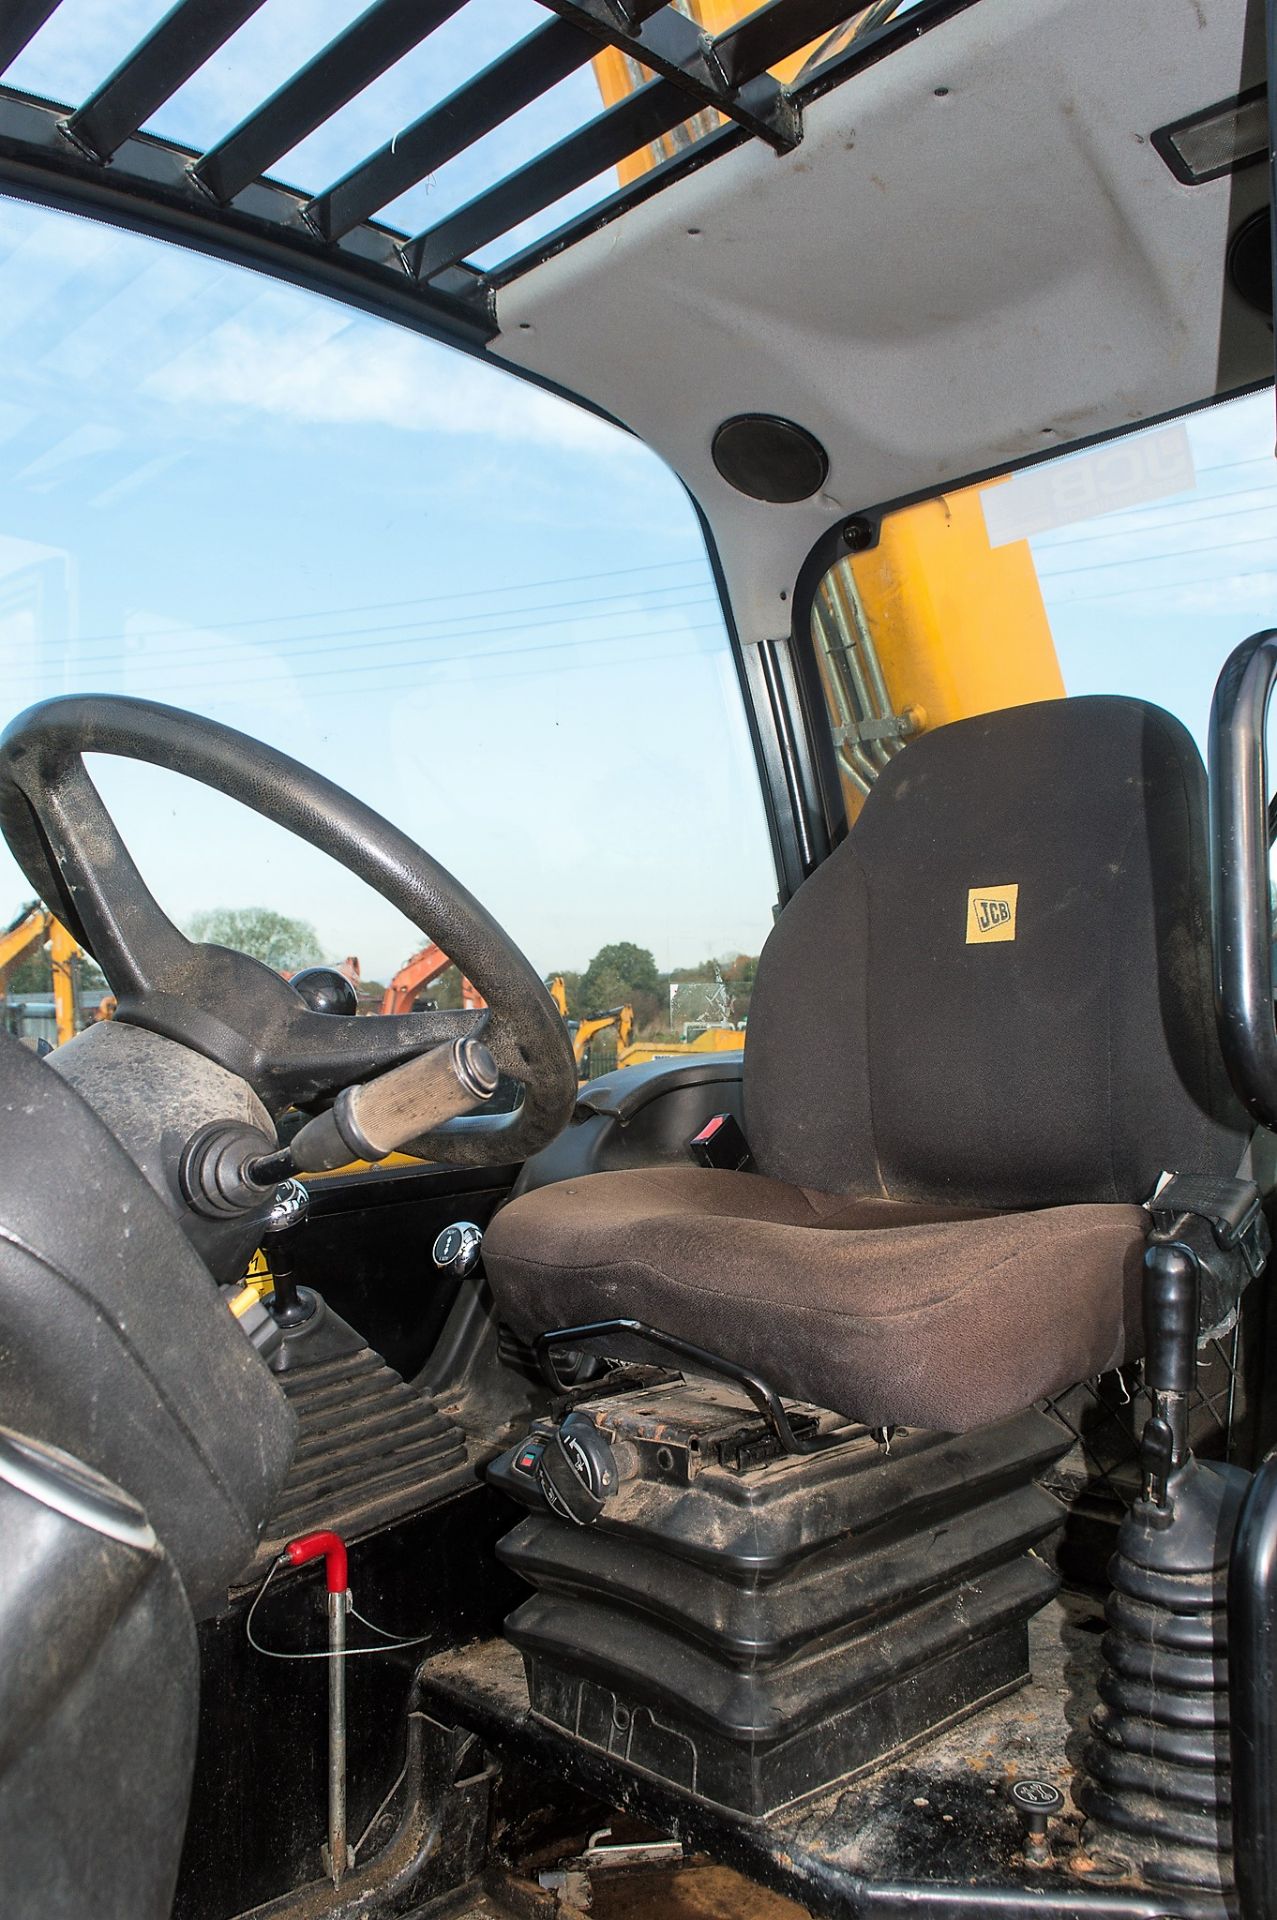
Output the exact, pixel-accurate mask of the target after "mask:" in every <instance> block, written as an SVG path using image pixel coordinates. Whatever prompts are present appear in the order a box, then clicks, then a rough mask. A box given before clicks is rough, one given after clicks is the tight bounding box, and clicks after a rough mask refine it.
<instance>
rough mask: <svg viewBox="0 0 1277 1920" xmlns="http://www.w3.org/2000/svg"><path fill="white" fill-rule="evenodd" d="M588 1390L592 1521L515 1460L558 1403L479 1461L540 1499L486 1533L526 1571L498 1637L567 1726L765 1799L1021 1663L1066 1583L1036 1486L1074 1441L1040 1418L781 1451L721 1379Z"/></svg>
mask: <svg viewBox="0 0 1277 1920" xmlns="http://www.w3.org/2000/svg"><path fill="white" fill-rule="evenodd" d="M595 1393H596V1397H593V1398H588V1397H580V1398H578V1399H577V1401H576V1405H575V1407H574V1408H573V1418H574V1422H575V1430H576V1431H577V1432H578V1433H579V1432H580V1422H581V1420H582V1418H584V1419H585V1420H588V1421H589V1422H590V1424H591V1425H592V1426H593V1428H594V1430H595V1432H596V1433H597V1435H598V1436H599V1437H600V1438H601V1439H602V1440H603V1441H604V1443H605V1444H606V1446H607V1447H608V1448H609V1449H610V1453H611V1457H612V1460H613V1461H614V1462H615V1464H616V1467H617V1474H616V1483H615V1485H614V1487H613V1490H612V1491H611V1492H610V1493H609V1494H608V1496H607V1497H606V1498H605V1499H604V1501H603V1504H602V1512H601V1514H600V1516H599V1518H598V1521H597V1523H596V1524H594V1525H592V1526H580V1525H574V1524H573V1523H572V1522H571V1521H570V1520H568V1519H566V1518H563V1517H561V1516H560V1515H559V1514H558V1513H556V1512H554V1511H553V1510H552V1509H551V1508H550V1507H549V1506H547V1504H546V1502H545V1500H544V1498H542V1497H541V1496H540V1494H539V1492H538V1488H537V1484H536V1482H535V1480H534V1479H533V1478H532V1477H530V1475H529V1473H528V1471H527V1464H526V1463H527V1460H528V1458H529V1454H528V1448H529V1446H530V1445H531V1446H532V1447H533V1448H534V1449H535V1447H536V1446H537V1445H538V1444H553V1441H554V1433H555V1423H554V1422H546V1423H542V1425H541V1428H540V1431H539V1432H534V1434H533V1435H532V1436H530V1437H529V1441H526V1442H523V1443H521V1445H520V1447H517V1448H513V1449H511V1451H510V1452H509V1453H507V1454H505V1455H504V1456H503V1457H502V1458H501V1459H500V1460H498V1461H497V1462H496V1463H495V1464H494V1466H493V1468H492V1469H491V1470H490V1473H491V1477H492V1479H493V1480H494V1481H495V1482H496V1483H497V1484H498V1485H500V1486H501V1487H502V1488H503V1489H504V1490H506V1491H507V1492H510V1493H512V1494H514V1495H515V1496H516V1497H517V1498H521V1499H522V1500H523V1501H524V1503H525V1504H527V1505H529V1506H531V1507H532V1508H533V1509H534V1510H533V1511H532V1512H531V1513H530V1514H529V1515H528V1517H527V1518H526V1519H525V1520H523V1521H522V1522H521V1523H520V1524H519V1525H518V1526H517V1527H516V1528H515V1529H514V1531H513V1532H512V1533H511V1534H509V1535H508V1536H507V1537H506V1538H505V1539H504V1540H503V1541H502V1542H501V1544H500V1547H499V1549H498V1551H499V1553H500V1555H501V1558H502V1559H503V1560H504V1561H505V1562H506V1564H507V1565H509V1566H510V1567H511V1568H512V1569H514V1570H515V1571H516V1572H518V1573H519V1574H521V1575H522V1576H523V1577H524V1578H525V1579H526V1580H528V1581H529V1582H530V1583H531V1584H532V1586H533V1587H534V1588H535V1589H536V1591H535V1592H534V1594H533V1595H532V1597H531V1598H530V1599H529V1600H527V1601H526V1602H525V1603H524V1604H523V1606H521V1607H520V1608H518V1610H517V1611H516V1612H515V1613H514V1614H512V1615H511V1616H510V1618H509V1619H508V1620H507V1622H506V1634H507V1637H508V1638H509V1639H510V1640H511V1641H512V1642H513V1644H514V1645H515V1646H516V1647H518V1649H519V1650H520V1652H521V1653H522V1655H523V1657H524V1663H525V1668H526V1671H527V1678H528V1688H529V1694H530V1699H531V1705H532V1709H533V1711H534V1712H535V1713H536V1714H537V1715H539V1716H540V1717H541V1718H542V1719H544V1720H546V1721H547V1722H549V1723H551V1724H552V1725H554V1726H556V1727H558V1728H560V1729H561V1730H562V1731H564V1732H566V1733H568V1734H569V1735H570V1736H571V1737H572V1738H573V1739H574V1740H576V1741H579V1742H581V1743H582V1744H583V1745H585V1746H588V1747H590V1748H593V1749H595V1750H597V1751H600V1752H604V1753H606V1754H608V1755H609V1756H611V1758H612V1759H614V1760H617V1761H620V1762H621V1763H622V1764H624V1765H625V1766H627V1767H629V1768H631V1769H633V1770H635V1771H638V1772H641V1773H644V1774H647V1775H649V1776H653V1777H655V1778H658V1779H660V1780H662V1781H664V1782H666V1783H667V1784H669V1785H671V1786H673V1787H675V1788H676V1789H678V1790H679V1791H680V1792H682V1793H685V1794H687V1795H690V1796H694V1797H696V1798H697V1799H701V1800H705V1801H708V1802H710V1803H712V1804H715V1805H718V1806H721V1807H726V1808H729V1809H731V1810H732V1811H734V1812H736V1813H739V1814H745V1815H748V1816H752V1817H761V1816H763V1815H765V1814H767V1813H770V1812H772V1811H774V1810H775V1809H776V1808H778V1807H782V1806H785V1805H787V1804H789V1803H791V1802H793V1801H795V1800H798V1799H801V1798H803V1797H804V1796H806V1795H808V1794H811V1793H816V1792H818V1791H820V1790H821V1789H822V1788H825V1787H827V1786H829V1785H831V1784H833V1783H834V1782H836V1781H839V1780H843V1779H847V1778H850V1777H852V1776H854V1775H855V1774H857V1773H859V1772H862V1771H865V1770H867V1769H869V1768H872V1767H874V1766H877V1765H879V1764H880V1763H881V1762H882V1761H883V1760H884V1759H886V1758H887V1757H889V1756H891V1755H893V1754H895V1753H899V1752H900V1751H902V1750H903V1749H905V1748H906V1747H908V1746H910V1745H912V1744H913V1743H915V1742H917V1741H918V1740H920V1739H922V1738H923V1737H924V1736H926V1735H928V1734H931V1733H933V1732H935V1731H936V1730H938V1729H940V1728H942V1727H944V1726H946V1725H949V1724H951V1723H952V1722H954V1721H955V1720H958V1719H961V1718H964V1717H965V1716H966V1715H968V1714H971V1713H974V1712H976V1711H977V1710H978V1709H979V1708H981V1707H983V1706H985V1705H987V1704H988V1703H989V1702H990V1701H992V1700H996V1699H997V1698H999V1697H1000V1696H1002V1695H1004V1694H1006V1693H1008V1692H1010V1691H1011V1690H1013V1689H1014V1688H1015V1687H1017V1686H1019V1685H1021V1684H1022V1683H1023V1682H1024V1681H1025V1680H1027V1678H1028V1677H1029V1662H1028V1622H1029V1620H1030V1619H1031V1618H1032V1616H1033V1615H1034V1614H1035V1613H1036V1612H1037V1611H1038V1610H1039V1608H1040V1607H1042V1606H1043V1605H1044V1604H1045V1603H1046V1602H1047V1601H1048V1600H1049V1599H1050V1598H1051V1596H1052V1595H1053V1594H1054V1592H1055V1590H1056V1580H1055V1577H1054V1574H1053V1573H1052V1572H1051V1570H1050V1569H1049V1568H1048V1567H1047V1565H1046V1564H1045V1563H1044V1562H1043V1561H1042V1560H1041V1559H1039V1558H1038V1557H1037V1555H1036V1554H1035V1553H1034V1552H1033V1548H1034V1546H1035V1545H1036V1544H1038V1543H1039V1542H1041V1541H1042V1540H1043V1539H1044V1538H1045V1536H1046V1535H1047V1534H1048V1533H1050V1532H1051V1531H1053V1529H1054V1528H1056V1527H1057V1526H1058V1524H1059V1522H1060V1519H1061V1510H1060V1508H1059V1506H1058V1505H1057V1504H1056V1502H1055V1501H1054V1500H1052V1498H1051V1497H1050V1496H1049V1495H1048V1494H1046V1493H1045V1492H1044V1491H1043V1490H1042V1489H1041V1488H1040V1487H1039V1486H1038V1485H1037V1484H1036V1476H1037V1475H1038V1474H1040V1473H1041V1472H1042V1471H1043V1470H1044V1468H1045V1467H1046V1466H1047V1465H1049V1464H1050V1463H1051V1462H1052V1461H1053V1460H1055V1459H1056V1458H1058V1457H1059V1455H1060V1454H1061V1453H1062V1452H1063V1451H1064V1448H1065V1444H1066V1441H1067V1436H1066V1435H1062V1434H1061V1432H1060V1429H1059V1427H1058V1426H1057V1425H1056V1424H1055V1423H1054V1422H1052V1421H1050V1420H1048V1419H1046V1418H1045V1417H1043V1416H1042V1415H1040V1414H1037V1413H1025V1414H1021V1415H1017V1416H1016V1417H1014V1418H1013V1419H1010V1420H1006V1421H1002V1422H1000V1423H999V1424H998V1425H996V1426H993V1427H987V1428H983V1429H980V1430H979V1431H976V1432H973V1433H970V1434H965V1435H958V1436H952V1435H949V1436H946V1435H939V1434H931V1433H922V1432H912V1431H911V1432H897V1433H896V1434H895V1435H894V1436H893V1438H892V1442H891V1445H890V1449H889V1450H884V1448H883V1446H882V1445H881V1444H880V1442H879V1441H878V1440H876V1439H875V1437H874V1436H873V1435H872V1434H870V1433H869V1432H868V1431H867V1430H866V1429H864V1428H856V1427H848V1428H846V1429H845V1434H846V1439H845V1444H843V1445H840V1446H837V1447H834V1448H832V1449H830V1450H829V1451H826V1452H821V1453H813V1454H807V1455H803V1456H793V1455H786V1454H783V1453H781V1452H780V1450H779V1447H778V1445H777V1443H776V1442H775V1440H774V1437H773V1436H772V1435H771V1433H770V1432H769V1431H768V1429H767V1427H766V1426H765V1424H764V1423H763V1421H762V1420H761V1418H760V1416H759V1415H758V1414H757V1412H756V1411H755V1410H754V1408H753V1407H751V1406H750V1405H749V1404H748V1403H747V1402H746V1401H745V1400H744V1399H743V1397H742V1396H741V1395H740V1394H739V1393H738V1392H737V1391H735V1390H734V1389H731V1388H728V1387H725V1386H723V1385H721V1384H719V1383H708V1382H704V1381H697V1382H691V1381H675V1382H673V1383H670V1382H668V1381H666V1382H663V1383H660V1384H657V1385H655V1386H651V1387H645V1388H639V1389H637V1390H634V1391H629V1392H623V1393H618V1394H614V1395H611V1396H608V1395H605V1394H598V1393H597V1390H595ZM791 1412H793V1413H794V1415H795V1417H796V1418H803V1417H804V1416H807V1417H809V1418H810V1419H812V1420H815V1421H816V1422H818V1423H819V1424H820V1425H821V1426H823V1427H826V1428H830V1427H834V1426H836V1425H838V1422H837V1420H836V1418H835V1416H833V1415H830V1414H826V1413H821V1412H820V1411H819V1410H817V1409H814V1408H804V1409H791ZM520 1462H522V1465H520V1464H519V1463H520Z"/></svg>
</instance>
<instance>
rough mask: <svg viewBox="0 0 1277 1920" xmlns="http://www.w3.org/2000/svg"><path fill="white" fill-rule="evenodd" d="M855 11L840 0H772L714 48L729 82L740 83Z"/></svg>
mask: <svg viewBox="0 0 1277 1920" xmlns="http://www.w3.org/2000/svg"><path fill="white" fill-rule="evenodd" d="M854 11H855V9H849V8H848V7H845V6H843V5H841V4H840V0H771V4H770V6H765V7H760V8H759V9H758V10H757V12H755V13H750V14H746V16H745V18H744V19H743V20H738V21H737V22H736V24H735V26H732V27H728V28H727V29H726V30H725V31H724V32H723V33H721V34H720V35H719V37H718V39H717V41H716V42H715V49H714V50H715V52H716V54H717V56H718V59H719V62H720V63H721V65H722V68H723V71H724V73H725V74H726V76H727V79H728V81H729V83H730V84H731V85H732V86H739V85H740V84H741V82H742V81H743V80H745V79H747V78H750V79H752V77H753V76H754V75H755V74H757V73H764V72H766V70H767V68H768V67H774V66H775V65H776V64H777V62H778V61H781V60H785V59H788V57H789V55H790V54H791V53H797V52H798V51H799V49H800V48H801V47H805V46H806V45H807V44H808V42H809V41H811V40H818V39H819V38H820V36H821V35H822V34H824V33H831V32H832V31H833V29H834V28H835V27H840V26H842V24H843V22H844V21H845V20H846V19H847V17H848V14H849V13H850V12H854Z"/></svg>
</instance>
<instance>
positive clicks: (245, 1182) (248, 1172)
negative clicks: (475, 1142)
mask: <svg viewBox="0 0 1277 1920" xmlns="http://www.w3.org/2000/svg"><path fill="white" fill-rule="evenodd" d="M497 1079H498V1074H497V1065H496V1062H495V1060H494V1059H493V1058H492V1055H491V1054H490V1053H489V1051H488V1049H487V1048H486V1047H485V1046H484V1044H483V1042H482V1041H480V1040H474V1039H466V1040H454V1041H453V1042H452V1044H451V1046H441V1047H433V1048H432V1049H431V1050H430V1052H429V1053H420V1054H417V1055H416V1057H415V1058H414V1059H412V1060H405V1061H404V1062H403V1064H402V1066H398V1067H392V1068H391V1070H390V1072H389V1073H383V1074H381V1075H379V1076H378V1078H377V1079H375V1080H366V1081H364V1083H363V1084H362V1085H361V1086H355V1087H346V1088H344V1089H343V1091H342V1092H341V1093H339V1094H338V1096H337V1098H336V1100H335V1101H334V1102H333V1105H332V1106H331V1107H330V1108H329V1110H328V1111H327V1113H321V1114H318V1115H317V1116H316V1117H315V1119H313V1120H308V1121H307V1122H306V1124H305V1126H303V1127H302V1128H301V1129H300V1130H299V1131H298V1132H297V1133H296V1134H294V1136H293V1138H292V1140H291V1141H290V1142H289V1143H288V1145H287V1146H285V1147H280V1148H278V1149H276V1150H275V1151H274V1152H272V1153H262V1152H261V1151H260V1149H261V1146H262V1144H263V1142H262V1136H261V1134H260V1133H258V1132H257V1131H256V1130H255V1129H254V1128H251V1127H243V1126H227V1125H226V1124H225V1123H221V1122H214V1123H213V1125H212V1126H208V1127H202V1128H201V1129H200V1131H199V1132H198V1133H196V1134H194V1135H193V1136H192V1137H191V1139H190V1140H188V1141H187V1143H186V1146H185V1148H184V1150H183V1153H182V1162H181V1168H180V1178H181V1184H182V1191H183V1193H184V1194H185V1196H186V1198H187V1200H189V1201H190V1203H191V1205H192V1206H193V1207H195V1208H196V1209H197V1210H198V1211H199V1212H201V1213H204V1214H211V1215H212V1216H214V1217H215V1218H217V1217H225V1216H226V1215H227V1214H235V1213H247V1212H251V1210H252V1209H253V1208H254V1207H258V1206H260V1205H261V1203H262V1201H263V1200H264V1199H265V1198H266V1196H267V1194H268V1193H269V1192H270V1191H271V1190H272V1189H273V1188H275V1187H277V1186H278V1185H279V1183H280V1182H281V1181H282V1180H290V1179H293V1178H294V1177H295V1176H296V1175H298V1174H301V1173H330V1172H332V1171H333V1169H334V1168H336V1167H344V1166H347V1165H348V1164H349V1163H350V1161H352V1160H371V1161H376V1160H384V1159H385V1157H386V1155H387V1154H388V1153H393V1152H394V1151H395V1148H396V1147H402V1146H405V1145H406V1144H407V1143H408V1142H409V1141H410V1140H415V1139H416V1137H417V1136H418V1134H422V1133H432V1132H433V1131H434V1130H435V1128H436V1127H440V1126H442V1125H443V1123H444V1122H445V1121H446V1120H455V1119H456V1118H457V1117H458V1116H459V1115H460V1114H463V1113H469V1112H471V1111H472V1110H473V1109H474V1108H475V1107H478V1106H482V1105H483V1104H484V1102H485V1101H488V1100H490V1099H491V1098H492V1096H493V1094H494V1093H495V1092H496V1090H497Z"/></svg>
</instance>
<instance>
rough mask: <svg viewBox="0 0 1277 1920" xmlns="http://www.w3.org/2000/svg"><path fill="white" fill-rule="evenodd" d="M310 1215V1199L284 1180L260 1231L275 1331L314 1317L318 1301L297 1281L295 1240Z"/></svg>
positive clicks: (301, 1188)
mask: <svg viewBox="0 0 1277 1920" xmlns="http://www.w3.org/2000/svg"><path fill="white" fill-rule="evenodd" d="M309 1212H310V1195H309V1194H308V1193H307V1191H306V1189H305V1187H304V1186H303V1185H302V1183H301V1181H300V1180H285V1181H284V1183H283V1185H282V1186H280V1187H279V1188H278V1190H277V1191H276V1194H275V1204H274V1206H273V1207H272V1208H271V1210H270V1213H269V1214H268V1215H267V1219H266V1225H265V1226H264V1227H263V1229H262V1241H261V1246H262V1252H263V1254H264V1255H265V1257H266V1265H267V1266H268V1267H269V1268H270V1277H271V1279H272V1280H273V1281H274V1283H275V1291H274V1295H273V1297H272V1299H271V1303H270V1309H269V1311H270V1315H271V1318H272V1319H273V1320H274V1322H275V1325H276V1326H277V1327H280V1328H283V1329H285V1330H287V1329H289V1328H292V1327H300V1326H301V1325H302V1324H303V1322H305V1321H307V1320H309V1319H310V1318H311V1316H312V1315H313V1314H314V1312H315V1310H316V1306H317V1304H318V1303H317V1301H316V1299H315V1296H314V1294H313V1293H312V1292H311V1291H310V1289H309V1288H308V1287H301V1288H299V1287H298V1285H297V1279H296V1267H297V1236H298V1234H299V1233H300V1232H301V1229H302V1228H303V1227H304V1226H305V1224H306V1216H307V1214H308V1213H309Z"/></svg>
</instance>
